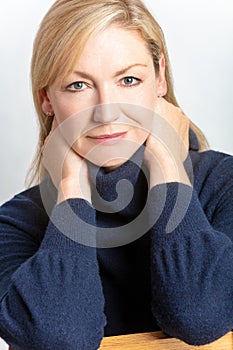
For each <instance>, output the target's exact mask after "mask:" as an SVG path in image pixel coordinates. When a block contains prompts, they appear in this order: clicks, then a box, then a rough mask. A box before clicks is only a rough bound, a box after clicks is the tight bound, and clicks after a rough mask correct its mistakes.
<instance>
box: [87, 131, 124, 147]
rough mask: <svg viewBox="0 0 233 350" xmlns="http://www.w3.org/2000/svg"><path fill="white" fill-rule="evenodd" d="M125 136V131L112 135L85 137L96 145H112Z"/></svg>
mask: <svg viewBox="0 0 233 350" xmlns="http://www.w3.org/2000/svg"><path fill="white" fill-rule="evenodd" d="M126 135H127V131H125V132H117V133H113V134H103V135H96V136H87V137H88V138H89V139H90V140H92V141H93V142H96V143H104V144H108V145H109V144H114V143H116V142H118V141H120V140H122V139H123V138H125V136H126Z"/></svg>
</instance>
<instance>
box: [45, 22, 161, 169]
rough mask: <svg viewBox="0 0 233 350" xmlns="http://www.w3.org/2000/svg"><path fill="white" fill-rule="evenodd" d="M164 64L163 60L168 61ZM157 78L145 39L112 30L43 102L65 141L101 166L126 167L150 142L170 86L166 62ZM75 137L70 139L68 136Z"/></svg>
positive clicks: (97, 37)
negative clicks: (159, 99)
mask: <svg viewBox="0 0 233 350" xmlns="http://www.w3.org/2000/svg"><path fill="white" fill-rule="evenodd" d="M162 60H163V59H162ZM160 65H161V67H160V73H159V75H157V77H156V75H155V69H154V65H153V60H152V56H151V54H150V52H149V50H148V48H147V47H146V43H145V42H144V40H143V39H142V37H141V36H140V33H139V32H137V31H132V30H125V29H122V28H119V27H117V26H110V27H108V28H107V29H105V30H104V31H102V32H100V33H98V34H96V35H95V36H94V37H92V38H91V39H90V40H89V41H88V42H87V44H86V46H85V49H84V51H83V52H82V54H81V56H80V57H79V59H78V61H77V63H76V65H75V69H74V71H73V72H72V73H71V74H70V75H69V76H67V78H66V79H65V80H64V81H63V82H62V83H60V82H58V79H57V81H55V82H54V83H53V84H52V85H51V86H49V87H48V89H47V93H46V95H44V96H43V100H42V108H43V111H44V112H47V111H51V110H52V111H53V112H54V115H55V116H54V118H56V121H57V123H58V124H60V126H61V128H62V125H64V126H65V127H64V134H65V138H66V139H67V140H69V141H68V142H69V143H70V146H71V147H72V148H73V149H74V151H75V152H77V153H78V154H79V155H81V156H82V157H84V158H86V159H89V160H90V161H92V162H93V163H95V164H97V165H99V166H105V167H110V168H114V167H117V166H119V165H121V164H122V163H123V162H125V161H126V160H127V159H129V158H130V157H131V156H132V154H133V153H134V152H135V151H136V150H137V149H138V148H139V147H140V146H141V145H142V144H143V143H144V142H145V140H146V139H147V137H148V134H149V132H150V125H151V120H152V115H153V113H152V111H154V108H155V104H156V99H157V95H159V90H160V89H161V86H162V85H163V86H164V80H165V78H164V62H162V64H161V62H160ZM68 134H69V135H68Z"/></svg>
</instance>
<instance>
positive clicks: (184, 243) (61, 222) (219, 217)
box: [0, 133, 233, 350]
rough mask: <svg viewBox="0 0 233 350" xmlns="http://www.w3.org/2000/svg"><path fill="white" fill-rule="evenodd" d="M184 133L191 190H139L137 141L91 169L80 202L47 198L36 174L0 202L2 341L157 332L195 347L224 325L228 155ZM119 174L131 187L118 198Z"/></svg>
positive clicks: (230, 190) (93, 342) (229, 311)
mask: <svg viewBox="0 0 233 350" xmlns="http://www.w3.org/2000/svg"><path fill="white" fill-rule="evenodd" d="M191 136H192V137H191V140H190V141H191V143H190V145H191V146H190V159H191V161H192V166H193V174H194V178H193V187H190V186H186V185H182V184H179V183H169V184H166V185H165V184H164V185H158V186H155V187H154V188H152V189H151V190H150V191H148V186H147V179H146V176H145V173H144V172H143V171H142V169H141V166H140V164H142V158H143V150H142V149H140V150H139V151H138V152H137V153H136V155H137V157H136V158H135V159H136V161H135V159H133V160H129V161H128V162H126V163H125V164H123V165H122V166H121V167H119V168H118V169H116V170H115V171H113V172H111V173H108V174H105V173H104V172H103V171H100V172H99V173H98V175H97V180H96V188H97V192H96V191H95V190H94V187H95V186H94V185H93V202H92V205H91V204H89V203H88V202H86V201H85V200H83V199H77V198H76V199H75V198H74V199H70V200H68V201H64V202H62V203H60V204H59V205H55V203H56V191H55V189H54V187H53V185H52V183H51V181H50V180H49V178H48V179H45V180H44V181H43V183H42V185H41V186H40V187H39V186H35V187H33V188H30V189H28V190H26V191H24V192H23V193H20V194H18V195H17V196H15V197H14V198H13V199H11V200H10V201H9V202H7V203H5V204H4V205H3V206H2V207H1V209H0V337H2V338H3V339H5V341H6V342H7V343H8V344H9V345H11V346H12V347H13V348H14V350H42V349H43V350H94V349H97V348H98V347H99V345H100V342H101V339H102V337H103V336H109V335H117V334H126V333H133V332H144V331H153V330H159V329H162V330H163V331H164V332H165V333H167V334H168V335H171V336H174V337H177V338H179V339H182V340H183V341H185V342H187V343H189V344H194V345H200V344H205V343H208V342H212V341H214V340H215V339H217V338H219V337H221V336H222V335H224V334H225V333H226V332H228V331H230V330H231V329H232V328H233V268H232V266H233V243H232V241H233V215H232V213H233V181H232V180H233V157H231V156H228V155H226V154H223V153H219V152H214V151H206V152H202V153H201V152H198V151H197V150H198V147H197V142H196V139H195V137H194V135H193V134H192V133H191ZM138 159H139V161H138ZM140 162H141V163H140ZM136 163H138V164H136ZM188 168H189V172H190V174H189V175H190V176H191V175H192V174H191V173H192V169H191V168H190V164H189V167H188ZM93 169H94V170H93ZM94 172H95V168H94V167H92V166H90V173H94ZM91 176H92V178H93V182H95V180H94V177H93V174H92V175H91ZM122 179H127V180H130V181H131V183H132V185H133V188H132V186H131V187H130V186H128V183H126V182H123V183H121V185H122V188H123V192H119V193H120V194H119V196H118V194H117V187H116V185H117V183H118V182H119V180H122ZM124 181H125V180H124ZM132 190H133V191H132ZM122 193H123V194H122ZM132 194H133V196H132V198H131V195H132ZM117 196H118V197H117ZM101 198H102V199H104V202H103V203H102V202H101ZM121 198H123V199H124V200H125V199H128V198H129V199H130V200H129V203H127V204H126V205H125V206H124V205H123V204H122V203H121ZM42 199H43V200H42ZM45 202H46V205H45ZM123 202H124V201H123ZM119 203H120V205H119ZM45 207H46V208H45ZM70 209H72V213H73V214H75V215H71V210H70ZM140 215H141V216H140ZM77 217H79V218H80V220H77V219H76V218H77ZM138 218H140V220H138V221H137V219H138ZM135 220H136V221H135ZM131 222H135V225H134V226H130V223H131ZM82 223H83V225H82ZM140 223H142V226H141V224H140ZM83 227H84V228H85V229H83ZM145 227H146V230H145ZM115 228H116V229H117V231H116V234H115V235H113V233H114V232H115V231H114V229H115ZM129 228H130V229H129ZM144 231H146V232H144ZM108 232H109V237H108ZM119 232H120V234H119V237H120V239H119V242H117V239H118V233H119ZM140 232H141V234H140ZM106 233H107V234H106ZM109 242H110V243H111V242H114V244H113V245H112V246H111V244H110V243H109ZM124 243H126V244H124ZM88 244H89V246H88ZM95 245H97V247H95Z"/></svg>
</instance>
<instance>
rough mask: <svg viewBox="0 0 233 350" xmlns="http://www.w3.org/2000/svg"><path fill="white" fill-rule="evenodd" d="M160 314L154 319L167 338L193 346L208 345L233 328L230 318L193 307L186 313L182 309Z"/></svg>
mask: <svg viewBox="0 0 233 350" xmlns="http://www.w3.org/2000/svg"><path fill="white" fill-rule="evenodd" d="M209 309H211V306H209ZM221 313H222V312H221ZM162 314H163V316H161V313H160V316H159V317H158V316H157V317H156V318H157V320H158V324H159V326H160V327H161V329H162V330H163V331H164V332H165V333H166V334H168V335H169V336H172V337H175V338H178V339H180V340H182V341H183V342H185V343H187V344H189V345H194V346H200V345H205V344H209V343H211V342H213V341H215V340H217V339H219V338H221V337H222V336H223V335H225V334H226V333H228V332H229V331H231V330H232V328H233V324H232V322H233V321H232V317H231V318H229V319H227V318H226V316H225V315H224V317H222V316H223V315H220V314H219V313H218V312H216V313H215V312H214V313H212V312H210V311H209V310H206V309H204V308H203V310H202V311H200V310H199V311H198V308H195V307H193V309H192V310H190V307H189V308H187V310H186V311H185V310H184V309H183V308H182V310H179V309H176V310H175V311H174V312H171V311H170V312H168V311H167V310H166V311H165V313H164V311H163V313H162Z"/></svg>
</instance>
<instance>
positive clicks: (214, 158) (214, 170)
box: [190, 150, 233, 189]
mask: <svg viewBox="0 0 233 350" xmlns="http://www.w3.org/2000/svg"><path fill="white" fill-rule="evenodd" d="M190 159H191V162H192V170H193V177H194V178H193V179H194V186H195V187H196V189H198V188H199V187H200V186H201V187H202V186H203V182H206V181H207V180H208V181H211V182H212V185H213V184H214V183H215V184H218V183H219V184H220V183H221V184H222V183H223V182H224V183H228V184H229V185H231V180H232V179H233V156H232V155H229V154H226V153H223V152H217V151H213V150H208V151H204V152H192V151H191V152H190Z"/></svg>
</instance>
